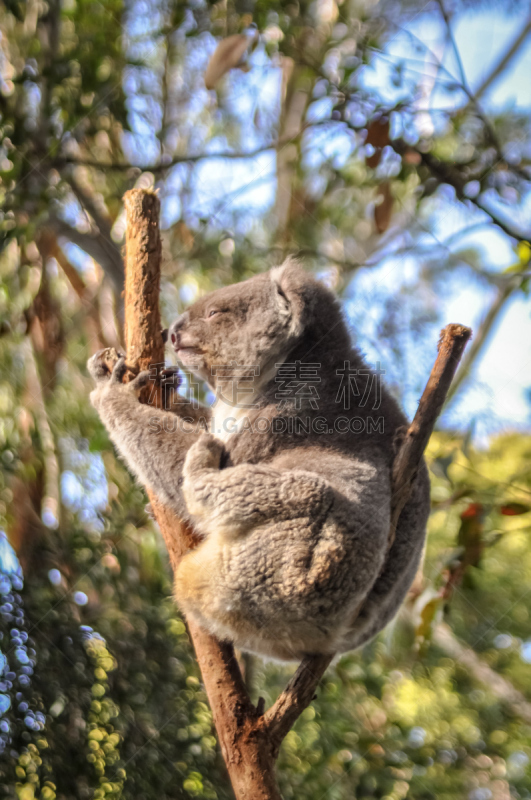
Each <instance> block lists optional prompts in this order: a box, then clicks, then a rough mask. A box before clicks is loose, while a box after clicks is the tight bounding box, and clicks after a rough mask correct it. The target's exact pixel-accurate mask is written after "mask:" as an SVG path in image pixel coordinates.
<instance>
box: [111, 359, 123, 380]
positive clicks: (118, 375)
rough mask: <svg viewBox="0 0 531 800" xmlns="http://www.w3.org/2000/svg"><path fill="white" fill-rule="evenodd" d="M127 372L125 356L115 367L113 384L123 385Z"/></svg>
mask: <svg viewBox="0 0 531 800" xmlns="http://www.w3.org/2000/svg"><path fill="white" fill-rule="evenodd" d="M126 372H127V365H126V363H125V356H121V357H120V358H119V359H118V361H117V362H116V364H115V365H114V367H113V371H112V375H111V383H123V381H124V376H125V373H126Z"/></svg>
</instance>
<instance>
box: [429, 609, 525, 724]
mask: <svg viewBox="0 0 531 800" xmlns="http://www.w3.org/2000/svg"><path fill="white" fill-rule="evenodd" d="M433 641H434V643H435V644H436V645H437V647H439V648H440V649H441V650H442V651H443V652H444V653H446V655H448V656H450V658H452V659H454V661H459V662H460V663H461V664H462V665H463V666H464V667H465V668H466V669H467V671H468V672H469V673H470V674H471V675H473V677H474V678H475V680H477V681H478V682H479V683H482V684H483V685H484V686H486V687H487V689H488V690H489V692H491V694H493V695H494V696H495V697H497V698H498V699H499V700H501V701H502V702H504V703H506V704H507V705H508V706H509V708H510V709H511V710H512V712H513V714H515V715H516V716H517V717H520V719H523V720H524V722H527V724H528V725H530V724H531V703H530V702H529V701H528V700H526V698H525V696H524V695H523V694H522V692H520V691H518V689H516V688H515V687H514V686H513V685H512V683H510V681H508V680H507V678H504V677H503V675H500V674H499V673H498V672H495V670H493V669H492V667H490V666H489V665H488V664H487V663H486V662H485V661H483V660H482V659H481V658H480V657H479V656H478V654H477V653H476V652H475V651H474V650H473V649H472V648H471V647H467V645H465V644H463V643H462V642H460V641H459V639H457V638H456V636H454V634H453V632H452V629H451V628H450V627H449V626H448V625H447V624H446V623H444V622H442V623H440V624H439V625H437V626H436V627H435V629H434V631H433Z"/></svg>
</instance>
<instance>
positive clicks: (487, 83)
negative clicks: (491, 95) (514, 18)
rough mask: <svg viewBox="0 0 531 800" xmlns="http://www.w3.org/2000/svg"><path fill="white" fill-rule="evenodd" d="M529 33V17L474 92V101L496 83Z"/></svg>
mask: <svg viewBox="0 0 531 800" xmlns="http://www.w3.org/2000/svg"><path fill="white" fill-rule="evenodd" d="M530 33H531V17H529V19H528V20H527V23H526V25H524V27H523V28H522V30H521V31H520V33H519V34H518V36H517V37H516V39H515V40H514V41H513V42H511V44H510V45H509V47H508V48H507V50H506V51H505V53H504V55H503V56H502V57H501V59H500V60H499V61H498V63H497V64H496V66H495V67H494V68H493V69H492V70H491V72H490V73H489V74H488V75H487V77H486V78H484V79H483V81H482V83H480V85H479V86H478V88H477V89H476V91H475V92H474V97H475V98H476V100H479V98H480V97H482V96H483V95H484V94H485V92H486V91H487V89H490V87H491V86H492V84H493V83H494V81H496V80H497V79H498V78H499V77H500V75H501V74H502V73H503V71H504V70H505V69H506V68H507V67H508V66H509V64H510V62H511V61H512V60H513V58H514V57H515V55H517V53H518V51H519V50H520V48H521V46H522V45H523V43H524V42H525V40H526V39H527V37H528V36H529V34H530Z"/></svg>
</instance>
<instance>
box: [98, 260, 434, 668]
mask: <svg viewBox="0 0 531 800" xmlns="http://www.w3.org/2000/svg"><path fill="white" fill-rule="evenodd" d="M168 340H169V343H170V344H171V346H172V347H173V349H174V351H175V353H176V356H177V360H178V361H179V362H180V364H181V365H182V367H184V368H185V369H186V370H188V371H189V372H191V373H192V374H193V375H195V376H197V378H199V379H201V380H203V381H206V383H207V384H208V385H209V387H210V389H211V390H212V392H213V393H214V394H215V396H216V400H215V402H214V404H213V407H212V408H211V409H204V408H198V407H195V406H194V404H193V403H192V402H188V401H187V400H185V398H184V397H181V395H179V394H175V395H172V397H173V400H172V402H171V404H170V405H171V407H170V408H169V409H165V410H158V409H155V408H153V407H151V406H150V405H148V404H144V403H140V402H139V401H138V393H139V391H140V389H142V388H143V387H144V386H146V384H147V383H148V381H149V380H150V375H149V373H141V374H140V375H139V376H138V377H137V378H135V379H134V380H133V381H131V382H130V383H127V384H124V383H122V377H123V375H124V373H125V369H126V367H125V361H124V359H123V358H121V359H120V360H119V361H118V362H117V363H116V365H115V366H114V369H113V370H112V373H111V372H110V371H109V370H108V369H105V368H104V367H103V366H102V363H101V358H99V357H98V354H97V355H96V356H94V357H93V358H92V359H91V361H90V362H89V370H90V372H91V373H92V375H93V376H94V378H95V379H96V388H95V389H94V391H93V392H92V394H91V401H92V403H93V405H94V406H95V408H96V409H97V410H98V412H99V414H100V417H101V419H102V421H103V423H104V424H105V426H106V427H107V430H108V432H109V435H110V438H111V440H112V441H113V443H114V444H115V446H116V448H117V449H118V451H119V452H120V454H121V455H122V457H123V458H124V459H125V461H126V463H127V464H128V465H129V467H130V469H131V470H132V471H133V473H135V475H136V476H137V477H138V479H139V480H140V481H141V482H142V483H143V484H144V485H145V486H147V487H149V488H150V489H151V490H153V492H155V494H157V495H158V496H159V497H160V499H161V500H162V501H163V502H164V503H166V504H168V505H169V506H171V507H172V508H173V509H174V510H175V512H176V513H177V514H178V515H179V516H180V517H181V518H183V519H185V520H186V521H188V522H189V523H191V524H192V525H193V526H194V528H195V530H196V531H197V532H198V533H199V535H200V537H201V541H200V544H199V546H198V547H197V548H196V549H194V550H191V551H189V552H188V553H187V554H185V555H184V557H183V558H182V560H181V562H180V564H179V566H178V569H177V571H176V575H175V595H176V599H177V601H178V604H179V605H180V607H181V609H182V610H183V612H184V614H185V616H187V617H188V618H190V619H193V620H195V621H196V622H197V623H198V624H199V625H200V626H202V627H203V628H205V629H207V630H208V631H210V632H211V633H212V634H214V635H215V636H217V637H218V638H219V639H221V640H230V641H232V642H233V643H234V644H235V645H236V646H237V647H238V648H241V649H243V650H247V651H250V652H253V653H257V654H259V655H262V656H264V657H268V658H273V659H278V660H295V659H301V658H302V657H304V656H306V655H309V654H330V655H331V654H334V653H341V652H344V651H347V650H351V649H354V648H358V647H360V646H361V645H363V644H364V643H365V642H367V641H369V640H370V639H371V638H372V637H373V636H375V634H376V633H378V631H380V630H381V629H382V628H383V627H384V626H385V625H386V624H387V623H388V622H389V621H390V620H391V618H392V617H393V616H394V615H395V613H396V612H397V610H398V608H399V606H400V604H401V602H402V600H403V598H404V596H405V594H406V592H407V590H408V588H409V586H410V585H411V583H412V581H413V578H414V576H415V572H416V570H417V567H418V565H419V561H420V557H421V553H422V549H423V544H424V539H425V530H426V522H427V517H428V512H429V481H428V475H427V470H426V467H425V465H424V464H422V465H421V468H420V469H419V472H418V475H417V477H416V479H415V483H414V487H413V490H412V493H411V496H410V499H409V501H408V503H407V504H406V506H405V508H404V510H403V512H402V514H401V517H400V521H399V524H398V527H397V530H396V535H395V538H394V541H393V544H392V546H391V548H390V549H389V548H388V542H389V526H390V511H391V468H392V464H393V459H394V456H395V451H396V447H397V441H398V439H399V437H400V434H401V432H403V431H404V430H405V429H406V426H407V420H406V418H405V416H404V414H403V413H402V412H401V410H400V408H399V407H398V405H397V403H396V401H395V400H394V399H393V397H392V396H391V395H390V394H389V392H388V391H387V390H386V388H385V386H382V384H381V375H379V374H378V373H377V372H375V371H373V370H371V369H370V368H369V367H368V366H367V364H366V363H365V362H364V360H363V358H362V356H361V355H360V353H359V352H358V350H357V349H355V347H353V345H352V343H351V341H350V336H349V331H348V328H347V325H346V323H345V321H344V319H343V316H342V313H341V309H340V305H339V302H338V300H337V298H336V297H335V295H334V294H333V293H332V292H331V291H330V290H329V289H327V288H326V287H325V286H324V285H322V284H321V283H319V282H317V281H316V280H315V279H313V278H312V277H310V275H309V274H307V273H306V272H305V271H304V269H303V268H302V267H301V266H300V265H299V264H298V263H296V262H294V261H293V260H288V261H287V262H285V263H284V264H283V265H281V266H280V267H275V268H274V269H272V270H270V271H269V272H264V273H261V274H258V275H256V276H254V277H252V278H250V279H248V280H245V281H243V282H241V283H238V284H235V285H232V286H228V287H225V288H221V289H217V290H216V291H213V292H211V293H210V294H207V295H205V296H204V297H203V298H201V299H200V300H199V301H198V302H196V303H194V304H193V305H192V306H190V308H189V309H188V310H187V311H186V312H185V313H184V314H182V315H181V316H180V317H179V318H178V319H177V320H176V321H175V322H174V323H173V324H172V325H171V327H170V329H169V332H168ZM297 370H298V372H297ZM168 375H172V372H171V370H170V371H169V372H168V371H166V373H164V376H163V378H164V379H167V378H168Z"/></svg>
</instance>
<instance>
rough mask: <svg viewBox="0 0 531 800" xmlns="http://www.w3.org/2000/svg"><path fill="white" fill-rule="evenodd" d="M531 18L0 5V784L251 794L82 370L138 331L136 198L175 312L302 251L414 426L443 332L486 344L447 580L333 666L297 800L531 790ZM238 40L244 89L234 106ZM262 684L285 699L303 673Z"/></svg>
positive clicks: (439, 454)
mask: <svg viewBox="0 0 531 800" xmlns="http://www.w3.org/2000/svg"><path fill="white" fill-rule="evenodd" d="M528 12H529V9H528V5H527V4H526V3H525V2H521V3H518V2H513V3H512V4H506V7H504V15H503V16H502V14H501V12H500V11H499V10H497V9H496V7H495V6H494V5H489V4H488V3H481V4H480V3H477V2H473V0H468V1H467V2H466V3H465V2H463V3H458V2H450V0H447V2H434V3H431V2H428V3H427V4H424V3H417V2H413V0H410V2H402V3H399V2H373V1H372V0H344V1H343V2H342V3H340V4H337V3H336V0H313V1H312V2H305V1H303V2H295V0H279V1H278V2H277V1H276V0H255V1H253V0H238V1H237V2H233V0H223V1H222V2H219V3H207V2H204V0H189V2H184V1H181V0H179V1H177V2H176V1H175V0H153V1H152V0H124V2H122V0H102V2H97V1H96V0H48V2H44V1H43V0H27V2H24V1H23V0H9V2H4V4H3V5H2V6H1V7H0V231H1V236H2V250H1V252H0V334H1V336H0V408H1V419H0V517H1V520H0V522H1V525H2V529H3V531H4V532H5V533H4V532H2V534H1V538H0V602H1V605H0V619H1V623H0V635H1V639H0V648H1V654H0V748H1V754H0V796H2V797H6V798H16V797H18V798H21V800H32V799H33V798H40V799H42V800H53V799H54V798H56V797H57V798H71V797H80V798H92V797H95V798H103V797H109V798H119V797H135V798H157V800H158V799H159V798H190V797H199V798H220V800H221V799H222V798H229V797H231V791H230V788H229V786H228V782H227V778H226V775H225V771H224V768H223V765H222V762H221V759H220V755H219V751H218V748H217V745H216V740H215V738H214V735H213V728H212V721H211V716H210V712H209V708H208V705H207V702H206V697H205V694H204V691H203V689H202V686H201V682H200V676H199V673H198V670H197V667H196V665H195V663H194V659H193V655H192V653H191V651H190V646H189V641H188V637H187V634H186V629H185V626H184V624H183V623H182V621H181V620H180V618H179V615H178V612H177V611H176V609H175V606H174V604H173V601H172V599H171V578H170V575H169V570H168V564H167V560H166V556H165V553H164V551H163V547H162V545H161V541H160V537H159V535H158V532H157V531H156V530H155V529H154V526H153V523H152V522H151V521H150V519H149V518H148V517H147V516H146V514H145V511H144V504H145V497H144V494H143V491H142V490H141V489H140V488H139V487H137V486H135V484H134V482H133V481H132V480H131V477H130V476H129V474H128V473H127V471H126V469H125V468H124V466H123V465H122V464H121V463H120V462H119V461H118V460H117V459H116V456H115V453H114V451H113V449H112V446H111V445H110V442H109V441H108V439H107V436H106V434H105V431H104V430H103V429H102V427H101V425H100V423H99V420H98V419H97V417H96V415H95V413H94V412H93V410H92V409H91V408H90V407H89V404H88V402H87V395H88V392H89V390H90V386H89V381H88V378H87V375H86V371H85V363H86V360H87V357H88V356H89V355H90V354H91V353H93V352H95V351H96V350H97V349H98V348H100V347H101V346H104V345H107V344H110V345H118V344H119V343H120V336H121V333H120V330H121V315H122V309H121V303H122V298H121V291H122V282H123V265H122V254H121V246H122V242H123V234H124V215H123V208H122V202H121V198H122V195H123V192H124V191H125V190H126V189H128V188H131V187H133V186H145V187H148V186H153V185H155V186H156V187H157V188H158V190H159V193H160V197H161V201H162V222H163V229H164V231H163V247H164V279H163V291H162V306H163V313H164V317H165V321H166V323H168V322H170V321H171V320H172V319H173V318H174V317H175V315H176V314H177V313H179V312H180V311H181V310H182V309H183V308H184V307H185V306H186V305H187V304H188V303H189V302H191V301H193V300H194V299H195V298H196V297H197V296H198V295H199V294H200V293H202V292H204V291H208V290H209V289H212V288H215V287H217V286H221V285H225V284H227V283H231V282H234V281H236V280H240V279H242V278H245V277H247V276H249V275H252V274H254V273H256V272H257V271H261V270H264V269H266V268H268V267H269V266H270V265H272V264H274V263H278V262H279V261H281V260H282V257H283V255H284V254H286V253H292V252H299V253H300V255H301V256H302V257H303V258H304V261H305V263H306V265H307V267H308V269H311V270H313V271H314V272H316V273H317V274H318V276H319V277H320V278H321V279H322V280H324V281H326V282H327V283H328V284H329V285H331V286H332V287H333V288H335V290H336V291H338V292H339V293H340V294H341V296H342V298H343V302H344V308H345V313H346V315H347V318H348V320H349V322H350V323H351V326H352V331H353V337H354V338H355V339H356V341H357V343H358V344H359V345H360V347H361V348H362V349H363V350H364V351H365V353H366V354H367V357H368V359H369V361H371V362H372V363H374V362H375V361H376V360H380V361H381V363H382V366H383V367H384V369H385V370H386V378H387V381H388V383H389V384H390V385H391V387H392V388H393V390H394V391H395V392H396V394H397V396H399V397H400V399H401V401H402V403H403V404H404V405H405V407H406V409H407V410H408V412H409V413H413V412H414V409H415V404H416V400H417V398H418V396H419V392H420V390H421V388H422V385H423V383H424V381H425V379H426V375H427V372H428V370H429V368H430V366H431V363H432V361H433V356H434V352H435V345H436V341H437V335H438V330H439V328H440V327H441V326H442V325H443V324H445V323H447V322H448V321H452V318H453V319H455V321H459V322H462V323H465V324H472V325H473V327H474V330H475V338H474V344H473V345H472V347H470V349H469V351H468V357H467V359H466V361H465V362H464V364H463V366H462V369H461V372H460V374H459V378H458V381H457V383H456V386H455V393H454V395H453V397H452V398H451V401H450V402H449V404H448V407H447V409H446V411H445V414H444V416H443V418H442V420H441V425H440V430H439V431H438V433H437V434H436V435H435V436H434V437H433V439H432V442H431V444H430V449H429V454H428V455H429V461H430V468H431V475H432V499H433V514H432V517H431V520H430V531H429V544H428V550H427V554H426V560H425V564H424V570H423V574H422V575H419V576H418V579H417V581H416V583H415V586H414V587H413V589H412V592H411V594H410V597H409V598H408V601H407V603H406V605H405V607H404V609H403V610H402V612H401V614H400V616H399V618H398V620H397V621H396V622H395V623H394V624H393V625H392V626H391V627H390V628H389V629H388V630H387V631H385V632H384V633H383V634H382V635H381V636H380V637H379V638H378V639H377V640H376V641H375V642H373V643H372V644H370V645H369V646H368V647H366V648H365V649H364V650H363V651H361V652H359V653H355V654H351V655H348V656H346V657H344V658H342V659H341V660H340V661H339V662H338V663H337V664H336V665H335V667H334V668H333V669H330V670H329V671H328V673H327V675H326V676H325V679H324V681H323V683H322V686H321V689H320V692H319V696H318V698H317V699H316V701H315V702H314V703H313V705H312V707H311V708H308V709H307V710H306V711H305V712H304V714H303V716H302V718H301V719H300V720H299V722H298V723H297V725H296V727H295V729H294V730H293V731H292V732H291V733H290V734H289V735H288V737H287V739H286V742H285V744H284V746H283V749H282V752H281V758H280V762H279V777H280V781H281V788H282V792H283V796H285V797H286V798H298V799H301V800H302V798H308V800H324V798H327V800H343V799H344V800H346V798H350V797H352V796H353V795H355V796H356V797H372V798H385V800H391V799H392V800H400V798H414V799H415V800H421V799H422V800H424V799H427V798H438V799H442V800H444V799H445V798H462V797H467V798H468V799H469V800H490V798H494V799H495V800H506V799H507V798H529V797H531V768H530V759H531V693H530V690H529V686H530V685H531V680H530V678H531V633H530V622H529V618H530V611H531V590H530V589H529V585H530V580H531V545H530V540H529V524H530V520H531V513H530V508H531V503H530V501H531V458H530V456H531V436H530V435H529V421H530V418H529V372H528V367H529V361H530V360H531V349H530V347H531V345H530V344H529V343H530V342H531V336H529V333H530V332H531V326H530V324H529V297H528V282H529V271H530V268H529V261H530V255H531V250H530V247H529V244H528V242H529V240H530V239H531V227H530V223H529V219H530V214H529V209H530V198H531V194H530V191H529V178H530V158H531V148H530V141H531V137H530V114H529V110H530V107H531V90H530V89H529V82H528V81H526V80H525V76H526V75H527V73H528V70H529V66H530V60H531V50H530V47H529V38H530V37H529V36H528V34H529V33H530V32H531V20H530V19H529V17H528V16H527V15H528ZM253 26H254V27H253ZM236 35H239V36H242V35H247V37H248V44H249V46H248V48H247V49H248V53H247V60H246V62H245V64H243V65H242V66H244V69H240V68H235V69H231V70H229V71H225V72H224V74H221V73H222V72H223V69H222V68H221V67H219V66H218V68H217V75H215V76H214V84H215V86H214V88H213V89H210V90H208V89H207V88H206V87H205V72H206V68H207V65H208V63H209V60H210V58H211V56H212V54H213V53H214V51H215V49H216V46H217V44H218V43H219V41H221V40H226V39H227V37H229V36H236ZM242 41H243V40H242V39H238V40H232V42H233V45H232V49H231V48H229V51H230V52H229V53H228V55H229V57H230V55H231V53H232V52H233V50H234V46H235V45H234V42H238V43H241V42H242ZM242 46H243V45H242ZM218 64H219V62H218ZM214 72H216V70H214ZM205 399H206V400H207V402H208V401H209V400H211V399H212V398H209V397H208V395H207V396H206V397H205ZM246 672H247V680H248V682H249V684H250V686H251V689H252V692H253V695H254V697H255V698H256V697H257V696H258V694H261V695H263V696H264V697H265V698H266V700H267V701H268V702H270V701H271V700H272V699H273V698H274V697H275V696H276V694H277V693H278V691H279V690H280V688H281V687H282V685H283V684H284V683H285V681H286V677H287V675H288V674H289V673H290V669H289V668H284V667H279V666H277V665H271V664H268V665H265V664H262V663H261V662H259V661H256V660H247V662H246Z"/></svg>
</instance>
